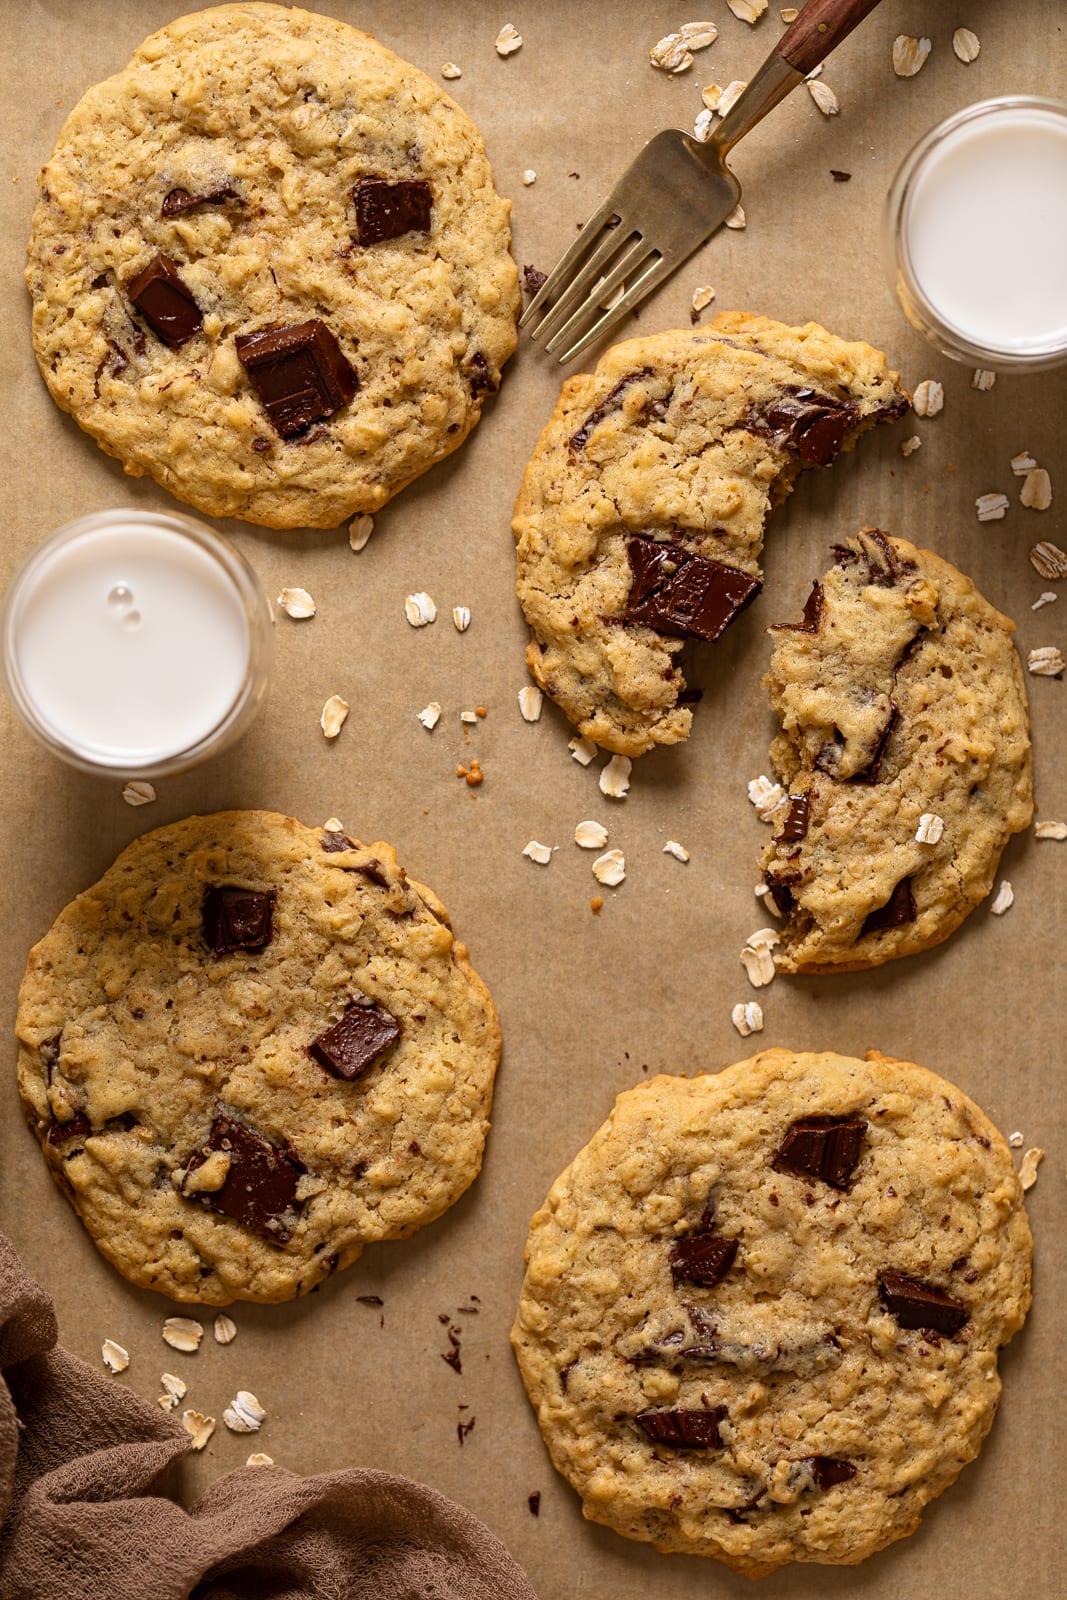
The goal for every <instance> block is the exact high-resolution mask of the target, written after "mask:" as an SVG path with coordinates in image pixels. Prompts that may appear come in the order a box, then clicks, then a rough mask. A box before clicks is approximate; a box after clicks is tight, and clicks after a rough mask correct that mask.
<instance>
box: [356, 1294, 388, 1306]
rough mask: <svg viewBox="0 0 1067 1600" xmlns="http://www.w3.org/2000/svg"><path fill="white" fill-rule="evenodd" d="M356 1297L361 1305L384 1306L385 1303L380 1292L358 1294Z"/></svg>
mask: <svg viewBox="0 0 1067 1600" xmlns="http://www.w3.org/2000/svg"><path fill="white" fill-rule="evenodd" d="M356 1299H357V1300H358V1301H359V1303H360V1305H361V1306H384V1304H385V1301H384V1300H383V1299H382V1297H381V1295H380V1294H357V1295H356Z"/></svg>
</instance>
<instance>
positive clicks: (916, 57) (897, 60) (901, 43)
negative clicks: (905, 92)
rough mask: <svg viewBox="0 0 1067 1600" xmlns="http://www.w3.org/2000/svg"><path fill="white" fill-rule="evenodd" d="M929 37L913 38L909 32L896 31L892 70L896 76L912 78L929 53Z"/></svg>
mask: <svg viewBox="0 0 1067 1600" xmlns="http://www.w3.org/2000/svg"><path fill="white" fill-rule="evenodd" d="M930 50H931V44H930V41H929V39H927V38H925V37H924V38H921V39H914V38H912V36H911V34H910V33H898V34H897V36H896V38H895V39H894V40H893V71H894V72H895V73H896V75H897V77H898V78H914V76H915V74H916V73H917V72H919V71H920V70H921V68H922V67H923V66H924V64H925V62H926V58H927V56H928V55H929V54H930Z"/></svg>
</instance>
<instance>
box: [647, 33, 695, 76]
mask: <svg viewBox="0 0 1067 1600" xmlns="http://www.w3.org/2000/svg"><path fill="white" fill-rule="evenodd" d="M648 59H649V60H650V61H651V63H652V65H653V66H654V67H658V68H659V69H660V71H661V72H672V73H677V72H688V71H689V68H690V67H691V66H692V65H693V56H692V52H691V51H690V50H689V48H688V46H687V45H686V42H685V40H684V39H683V38H682V35H681V34H680V33H668V34H665V35H664V37H663V38H662V39H657V41H656V43H655V44H654V45H653V46H652V48H651V50H650V51H649V52H648Z"/></svg>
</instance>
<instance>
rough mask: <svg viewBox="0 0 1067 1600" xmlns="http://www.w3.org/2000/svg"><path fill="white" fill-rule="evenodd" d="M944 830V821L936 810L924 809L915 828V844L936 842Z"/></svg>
mask: <svg viewBox="0 0 1067 1600" xmlns="http://www.w3.org/2000/svg"><path fill="white" fill-rule="evenodd" d="M944 831H945V823H944V819H943V818H942V817H939V816H938V815H937V812H936V811H924V812H923V814H922V816H921V817H920V818H919V826H918V827H917V828H916V830H915V842H916V844H936V843H937V842H938V840H939V839H940V837H941V835H942V834H943V833H944Z"/></svg>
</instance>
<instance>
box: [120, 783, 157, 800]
mask: <svg viewBox="0 0 1067 1600" xmlns="http://www.w3.org/2000/svg"><path fill="white" fill-rule="evenodd" d="M122 798H123V799H124V800H125V802H126V804H127V805H128V806H150V805H151V804H152V801H153V800H154V799H155V798H156V791H155V787H154V786H153V785H152V784H150V783H145V782H144V780H143V779H141V778H135V779H134V781H133V782H132V783H128V784H127V785H126V787H125V789H123V791H122Z"/></svg>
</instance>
